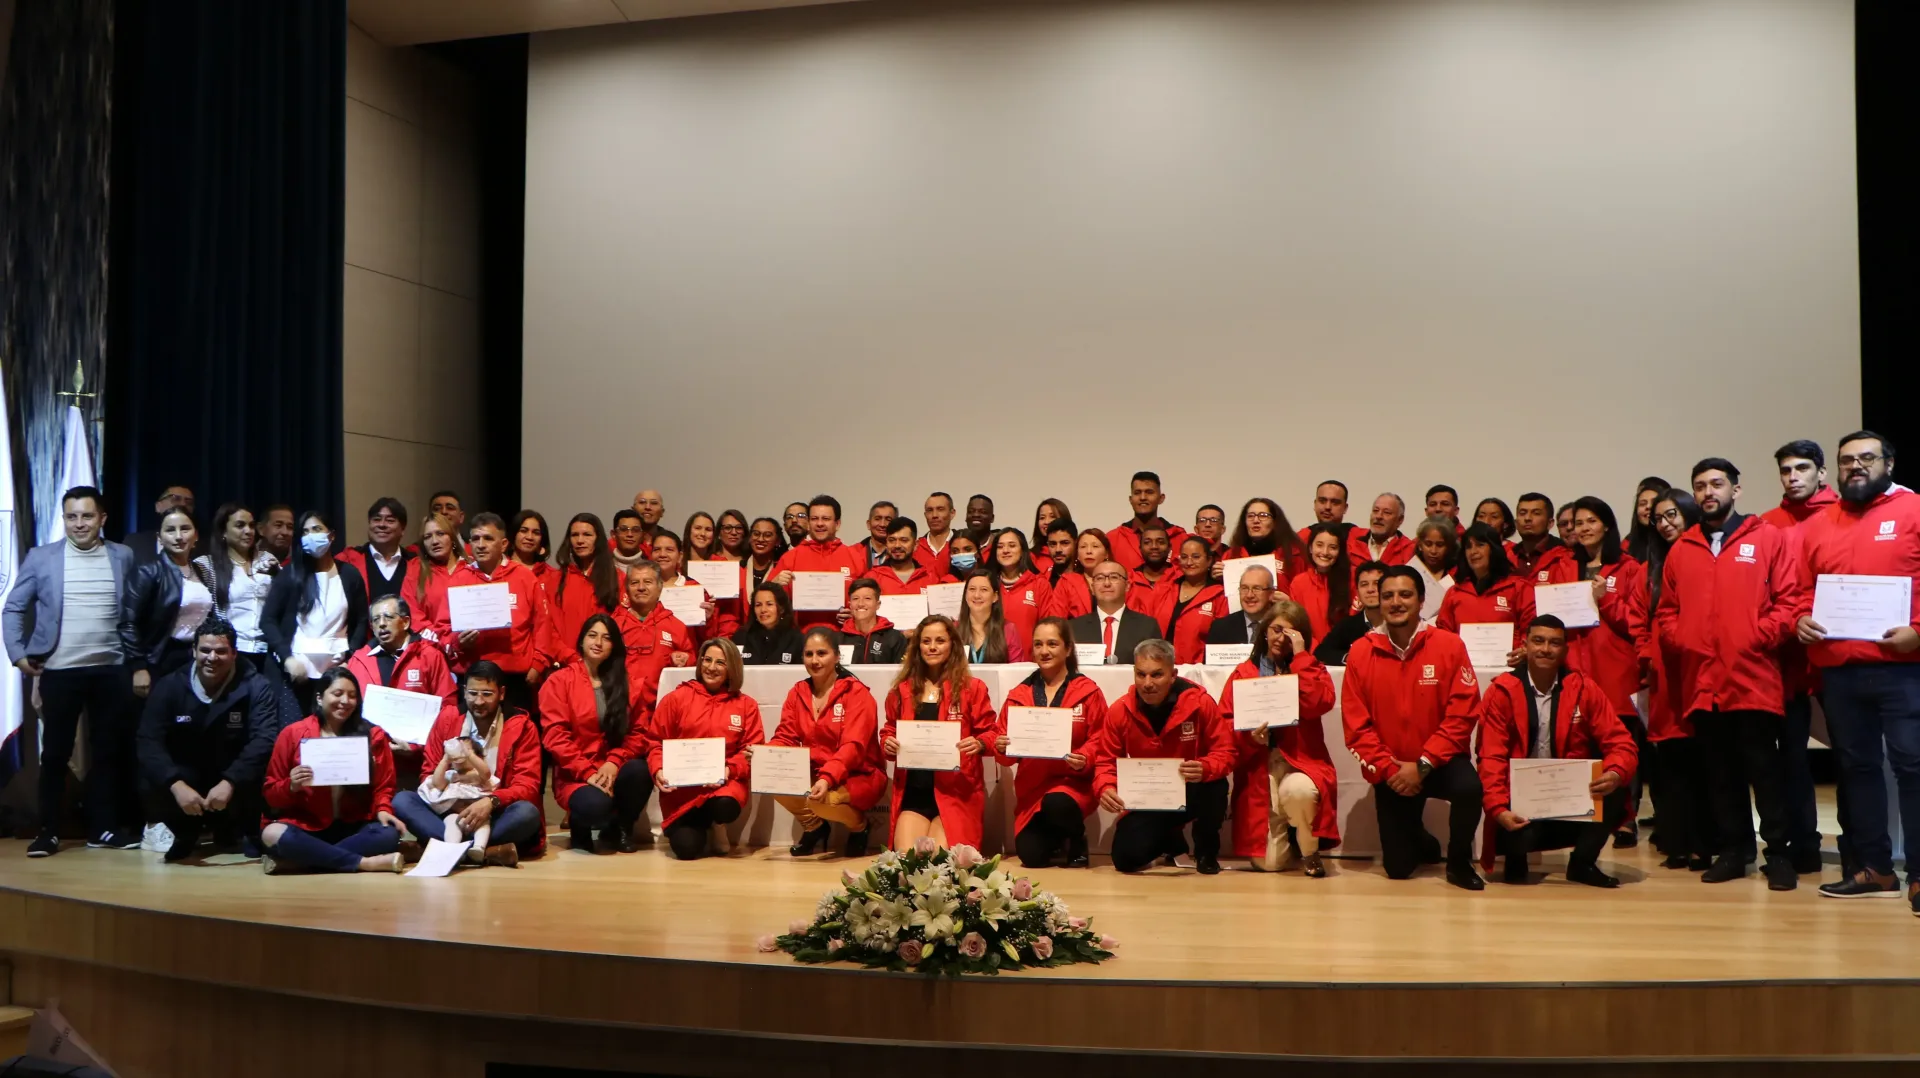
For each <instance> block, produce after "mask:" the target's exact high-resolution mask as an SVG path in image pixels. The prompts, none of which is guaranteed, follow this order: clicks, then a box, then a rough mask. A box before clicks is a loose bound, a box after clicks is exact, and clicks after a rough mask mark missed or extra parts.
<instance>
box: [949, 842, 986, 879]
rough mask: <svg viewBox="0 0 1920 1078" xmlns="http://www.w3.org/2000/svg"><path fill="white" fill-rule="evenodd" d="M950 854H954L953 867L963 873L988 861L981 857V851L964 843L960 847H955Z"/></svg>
mask: <svg viewBox="0 0 1920 1078" xmlns="http://www.w3.org/2000/svg"><path fill="white" fill-rule="evenodd" d="M949 852H951V853H952V854H953V867H955V868H957V869H959V870H960V871H962V872H965V871H967V870H968V869H970V868H972V867H973V866H975V865H977V864H979V863H980V862H981V861H984V860H986V858H984V857H981V856H980V851H979V850H976V849H974V848H973V847H972V846H969V845H967V844H966V843H964V842H963V843H961V844H960V845H958V846H955V847H953V848H952V850H951V851H949Z"/></svg>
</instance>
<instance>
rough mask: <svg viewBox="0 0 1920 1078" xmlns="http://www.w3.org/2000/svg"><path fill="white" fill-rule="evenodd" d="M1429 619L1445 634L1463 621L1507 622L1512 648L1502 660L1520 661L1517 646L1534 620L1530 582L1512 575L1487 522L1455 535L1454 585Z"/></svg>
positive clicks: (1504, 552)
mask: <svg viewBox="0 0 1920 1078" xmlns="http://www.w3.org/2000/svg"><path fill="white" fill-rule="evenodd" d="M1433 621H1434V624H1435V625H1438V626H1439V627H1440V628H1442V629H1445V630H1446V631H1448V632H1450V633H1457V632H1459V631H1460V626H1462V625H1487V624H1493V623H1497V622H1505V623H1509V624H1511V625H1512V626H1513V646H1512V648H1511V649H1509V650H1508V652H1507V664H1508V665H1509V666H1511V665H1512V664H1514V663H1517V662H1519V661H1520V645H1521V644H1522V643H1523V642H1524V641H1525V638H1526V632H1527V626H1528V625H1529V624H1531V623H1532V622H1533V584H1532V583H1531V582H1530V581H1528V580H1526V579H1525V578H1523V577H1520V576H1518V575H1516V574H1515V573H1514V571H1513V563H1512V562H1511V561H1508V560H1507V544H1506V543H1504V542H1502V541H1501V539H1500V533H1499V532H1498V531H1496V530H1494V528H1493V526H1492V525H1490V524H1488V523H1487V522H1486V521H1483V520H1476V521H1474V522H1473V523H1471V524H1469V525H1467V531H1466V534H1465V535H1463V536H1461V537H1460V568H1459V569H1456V570H1455V571H1454V574H1453V587H1451V588H1448V589H1447V597H1446V598H1445V599H1444V600H1442V601H1441V603H1440V613H1439V614H1437V615H1436V616H1435V617H1434V619H1433Z"/></svg>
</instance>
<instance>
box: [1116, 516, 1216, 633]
mask: <svg viewBox="0 0 1920 1078" xmlns="http://www.w3.org/2000/svg"><path fill="white" fill-rule="evenodd" d="M1202 542H1205V540H1202ZM1178 579H1180V570H1179V568H1178V567H1176V566H1175V565H1174V550H1173V539H1172V538H1171V537H1170V536H1168V535H1167V529H1165V528H1163V527H1161V526H1160V525H1158V524H1149V525H1147V526H1146V527H1144V528H1141V529H1140V564H1139V565H1136V566H1134V567H1133V568H1132V569H1129V570H1128V571H1127V594H1128V595H1129V596H1133V595H1137V596H1140V597H1141V599H1140V601H1141V603H1142V604H1143V605H1142V606H1136V607H1135V608H1134V609H1136V610H1139V611H1140V612H1141V613H1142V614H1151V613H1153V601H1154V600H1153V596H1154V592H1155V590H1156V589H1158V588H1159V587H1160V586H1161V585H1162V584H1169V583H1172V582H1173V581H1175V580H1178Z"/></svg>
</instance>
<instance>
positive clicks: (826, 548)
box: [772, 494, 869, 629]
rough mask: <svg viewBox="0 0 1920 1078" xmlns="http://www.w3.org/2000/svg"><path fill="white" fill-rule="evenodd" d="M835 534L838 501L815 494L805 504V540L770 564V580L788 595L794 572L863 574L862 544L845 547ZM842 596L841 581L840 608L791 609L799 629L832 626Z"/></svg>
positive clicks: (863, 556)
mask: <svg viewBox="0 0 1920 1078" xmlns="http://www.w3.org/2000/svg"><path fill="white" fill-rule="evenodd" d="M839 533H840V503H839V502H838V501H836V500H835V499H834V498H832V497H831V496H829V495H826V494H820V495H816V496H815V497H814V499H813V500H812V501H811V502H808V503H807V539H806V541H805V542H802V543H798V544H796V545H795V546H794V548H793V549H792V550H789V551H787V552H786V553H785V554H782V555H781V556H780V560H779V561H778V562H775V563H774V566H773V570H774V571H773V577H772V580H773V582H774V583H775V584H778V585H780V586H781V587H783V588H785V589H787V592H788V594H792V592H793V574H795V573H839V574H840V575H841V576H842V577H844V578H845V579H846V580H848V581H851V580H852V579H853V578H854V577H857V576H865V575H866V573H867V569H868V568H869V566H868V565H867V552H866V548H865V546H864V545H862V546H857V547H853V546H848V545H847V544H845V543H843V542H841V541H840V534H839ZM845 599H846V594H845V585H844V584H842V590H841V601H842V606H841V608H838V609H834V610H800V611H795V615H796V617H797V618H798V619H799V626H800V628H802V629H809V628H812V627H813V626H815V625H826V626H829V627H831V626H833V625H834V624H835V623H837V622H838V621H839V619H840V612H841V609H844V606H845Z"/></svg>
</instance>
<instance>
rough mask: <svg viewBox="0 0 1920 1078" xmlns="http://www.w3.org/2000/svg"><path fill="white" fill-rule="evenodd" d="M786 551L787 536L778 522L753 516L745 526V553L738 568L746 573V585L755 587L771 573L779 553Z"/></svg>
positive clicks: (770, 518) (778, 558) (778, 559)
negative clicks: (751, 520)
mask: <svg viewBox="0 0 1920 1078" xmlns="http://www.w3.org/2000/svg"><path fill="white" fill-rule="evenodd" d="M786 552H787V537H786V534H785V533H784V532H782V531H781V530H780V522H779V521H777V520H775V519H773V518H772V517H755V518H754V520H753V523H752V524H751V525H749V526H748V527H747V555H746V556H745V557H743V558H741V559H740V568H741V569H742V570H743V571H744V572H745V573H746V574H747V581H748V586H749V587H752V588H757V587H759V586H760V585H761V584H763V583H765V582H766V579H767V578H768V577H769V576H772V575H773V567H774V566H775V565H777V564H779V561H780V555H782V554H785V553H786Z"/></svg>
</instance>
